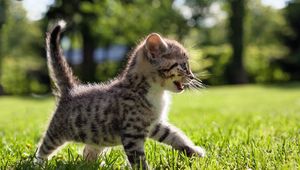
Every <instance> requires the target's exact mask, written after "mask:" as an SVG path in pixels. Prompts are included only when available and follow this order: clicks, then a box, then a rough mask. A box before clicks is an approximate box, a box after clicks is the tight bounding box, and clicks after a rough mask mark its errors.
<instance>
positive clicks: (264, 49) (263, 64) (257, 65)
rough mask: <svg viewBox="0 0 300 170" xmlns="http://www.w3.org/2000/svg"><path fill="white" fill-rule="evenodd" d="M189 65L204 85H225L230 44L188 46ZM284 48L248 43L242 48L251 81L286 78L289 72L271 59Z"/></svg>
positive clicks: (281, 79)
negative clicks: (274, 63) (190, 47)
mask: <svg viewBox="0 0 300 170" xmlns="http://www.w3.org/2000/svg"><path fill="white" fill-rule="evenodd" d="M189 51H190V55H191V67H192V69H193V71H194V72H196V73H197V74H198V76H199V77H200V78H201V79H203V80H205V82H206V83H207V84H211V85H220V84H226V83H228V82H227V79H226V77H225V75H224V74H225V72H224V70H225V67H226V65H228V62H229V59H230V58H231V53H232V50H231V48H230V46H229V45H226V44H224V45H218V46H204V47H202V48H199V49H190V50H189ZM287 52H288V51H287V49H285V48H283V47H282V46H278V45H269V46H260V47H258V46H248V47H247V48H246V51H245V58H244V65H245V69H246V71H247V72H248V74H249V78H250V82H253V83H271V82H284V81H288V80H289V75H288V74H287V73H285V72H284V71H283V70H282V69H281V68H280V67H278V66H274V65H273V64H272V62H273V61H274V60H276V59H278V58H281V57H282V56H284V55H286V53H287Z"/></svg>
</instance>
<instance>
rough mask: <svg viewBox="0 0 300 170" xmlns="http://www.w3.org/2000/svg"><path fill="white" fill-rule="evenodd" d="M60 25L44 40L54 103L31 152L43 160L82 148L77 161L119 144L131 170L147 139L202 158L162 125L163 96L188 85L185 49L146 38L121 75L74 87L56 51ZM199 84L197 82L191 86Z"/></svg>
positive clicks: (154, 37)
mask: <svg viewBox="0 0 300 170" xmlns="http://www.w3.org/2000/svg"><path fill="white" fill-rule="evenodd" d="M61 28H62V27H61V25H59V24H58V25H56V26H55V27H54V28H53V29H52V31H50V32H49V33H48V37H47V51H48V66H49V69H50V72H51V75H52V76H51V78H52V80H53V81H54V83H55V84H56V85H57V88H58V89H59V93H60V95H59V100H58V103H57V107H56V110H55V112H54V114H53V117H52V119H51V121H50V124H49V126H48V129H47V131H46V132H45V135H44V137H43V138H42V140H41V143H40V145H39V148H38V151H37V155H36V157H37V159H38V160H45V159H47V158H48V157H49V155H50V154H51V153H53V152H54V151H55V150H56V149H57V148H58V147H59V146H61V145H63V144H64V143H65V142H68V141H76V142H82V143H85V144H86V146H85V148H84V151H83V156H84V157H85V158H86V159H87V160H95V159H97V157H98V155H99V154H100V153H101V152H102V151H103V150H105V147H108V146H116V145H120V144H121V145H123V148H124V150H125V153H126V155H127V158H128V161H129V162H130V164H131V166H132V167H136V166H138V167H140V166H142V167H143V168H144V169H147V168H148V165H147V163H146V159H145V150H144V142H145V140H146V139H147V137H150V138H152V139H155V140H157V141H160V142H163V143H166V144H169V145H171V146H173V147H174V148H175V149H178V150H180V151H183V152H185V153H186V154H187V155H188V156H192V155H198V156H204V151H203V150H202V149H201V148H199V147H196V146H195V145H194V144H193V142H192V141H190V140H189V139H188V138H187V137H186V136H185V135H184V134H183V133H182V132H181V131H180V130H178V129H177V128H176V127H174V126H172V125H170V124H169V123H167V122H166V120H165V118H166V117H167V111H168V109H167V107H168V103H169V102H168V99H169V98H168V97H167V92H166V91H172V92H176V93H180V92H182V91H183V90H184V89H183V87H184V88H185V87H187V86H188V85H190V84H191V83H192V79H193V80H194V81H196V78H193V74H192V73H191V71H190V69H189V68H188V64H187V63H188V57H187V54H186V51H185V49H184V48H183V47H182V46H181V45H180V44H179V43H178V42H176V41H173V40H168V39H165V38H162V37H161V36H160V35H158V34H150V35H149V36H148V37H147V38H146V39H145V40H143V41H142V42H141V43H140V44H139V45H138V46H137V47H136V49H135V50H134V52H133V54H132V55H131V57H130V58H129V62H128V64H127V67H126V69H125V70H124V72H123V73H122V74H121V75H120V76H119V77H118V78H116V79H114V80H112V81H110V82H107V83H104V84H93V85H83V84H79V83H77V81H76V79H75V78H74V77H73V74H72V71H71V69H70V67H69V66H68V65H67V63H66V62H65V59H64V58H63V56H62V52H61V49H60V47H59V37H60V33H61ZM197 82H198V83H199V81H197Z"/></svg>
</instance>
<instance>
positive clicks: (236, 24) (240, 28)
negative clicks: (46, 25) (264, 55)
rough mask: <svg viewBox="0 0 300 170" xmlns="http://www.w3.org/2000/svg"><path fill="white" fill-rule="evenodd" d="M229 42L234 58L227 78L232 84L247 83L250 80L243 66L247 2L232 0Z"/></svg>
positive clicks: (244, 0) (229, 66)
mask: <svg viewBox="0 0 300 170" xmlns="http://www.w3.org/2000/svg"><path fill="white" fill-rule="evenodd" d="M229 3H230V10H231V11H230V12H231V15H230V18H229V41H230V44H231V46H232V50H233V56H232V58H231V61H230V62H229V65H228V66H227V70H226V76H227V80H228V81H229V83H230V84H242V83H247V82H248V78H247V74H246V71H245V68H244V64H243V54H244V16H245V3H246V0H230V1H229Z"/></svg>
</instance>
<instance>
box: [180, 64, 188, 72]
mask: <svg viewBox="0 0 300 170" xmlns="http://www.w3.org/2000/svg"><path fill="white" fill-rule="evenodd" d="M180 67H181V68H182V69H183V70H185V71H186V70H188V69H187V68H188V66H187V63H182V64H180Z"/></svg>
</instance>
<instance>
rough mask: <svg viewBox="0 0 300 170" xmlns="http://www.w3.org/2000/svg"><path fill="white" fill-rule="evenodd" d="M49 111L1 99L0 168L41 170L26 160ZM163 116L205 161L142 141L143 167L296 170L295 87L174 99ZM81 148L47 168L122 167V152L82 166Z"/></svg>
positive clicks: (69, 149)
mask: <svg viewBox="0 0 300 170" xmlns="http://www.w3.org/2000/svg"><path fill="white" fill-rule="evenodd" d="M53 107H54V98H52V97H48V98H32V97H0V108H1V110H0V169H1V168H4V169H5V168H13V169H25V168H27V169H33V168H42V167H38V166H34V165H33V163H32V157H33V155H34V152H35V150H36V146H37V143H38V142H39V139H40V136H41V135H42V133H43V131H44V130H45V128H46V126H47V122H48V119H49V117H50V115H51V112H52V110H53ZM169 117H170V122H172V123H173V124H175V125H176V126H178V127H180V128H181V129H182V130H183V131H184V132H185V133H186V134H187V135H188V136H189V137H190V138H191V139H192V140H193V141H194V142H195V143H196V144H197V145H201V146H203V147H204V148H205V149H206V151H207V157H206V158H203V159H199V158H191V159H190V158H187V157H185V156H183V155H180V154H178V152H176V151H173V150H172V149H170V148H169V147H166V146H163V145H161V144H158V143H155V142H153V141H148V142H147V144H146V154H147V160H148V162H149V164H150V165H151V166H152V167H154V168H157V169H160V168H161V169H199V168H201V169H247V168H251V169H299V168H300V167H299V165H300V156H299V155H300V84H289V85H282V86H254V85H247V86H227V87H226V86H225V87H217V88H207V89H205V90H203V91H202V92H196V93H195V92H186V93H184V94H179V95H174V97H173V102H172V105H171V109H170V115H169ZM81 148H82V145H80V144H71V145H67V146H66V147H64V148H63V149H62V150H61V151H59V152H58V153H57V154H56V155H55V156H54V157H53V158H52V159H51V160H50V161H49V162H48V163H47V164H46V165H45V166H46V168H47V169H97V168H99V169H112V168H114V169H122V168H126V162H125V159H124V157H125V156H124V152H123V151H122V149H120V147H118V148H116V149H113V150H112V151H109V152H108V153H107V154H106V155H105V156H102V157H100V158H99V160H98V161H97V162H93V163H89V162H86V161H84V160H83V159H82V156H81V155H80V152H81ZM100 164H101V165H100Z"/></svg>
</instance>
